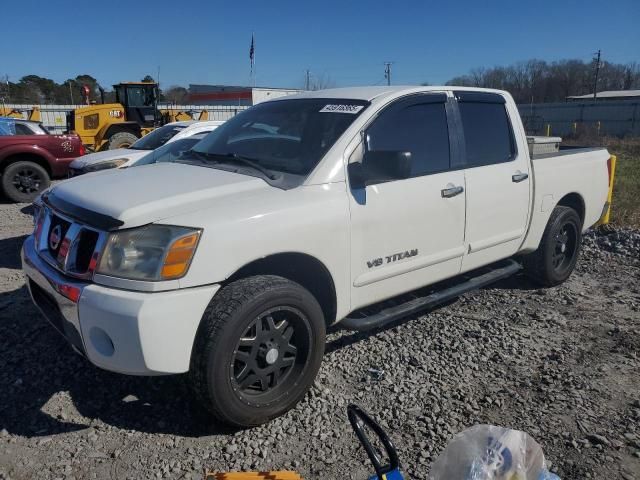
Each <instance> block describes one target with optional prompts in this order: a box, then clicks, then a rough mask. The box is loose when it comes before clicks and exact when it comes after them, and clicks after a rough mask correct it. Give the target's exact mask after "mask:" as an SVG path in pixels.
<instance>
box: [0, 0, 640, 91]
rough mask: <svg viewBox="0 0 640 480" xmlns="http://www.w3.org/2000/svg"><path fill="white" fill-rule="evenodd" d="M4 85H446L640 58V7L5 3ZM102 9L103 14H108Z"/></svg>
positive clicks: (249, 1) (454, 0)
mask: <svg viewBox="0 0 640 480" xmlns="http://www.w3.org/2000/svg"><path fill="white" fill-rule="evenodd" d="M2 3H3V5H2V8H1V11H2V13H3V15H2V26H3V38H4V41H3V43H4V48H3V49H2V54H1V55H0V77H4V75H9V78H10V79H11V80H12V81H16V80H18V79H19V78H20V77H21V76H23V75H27V74H36V75H41V76H44V77H49V78H53V79H54V80H56V81H58V82H61V81H63V80H65V79H66V78H69V77H75V76H76V75H78V74H83V73H88V74H91V75H93V76H95V77H96V78H97V79H98V81H99V82H100V83H101V84H103V85H105V86H107V85H111V84H113V83H116V82H118V81H125V80H139V79H141V78H142V77H143V76H144V75H146V74H150V75H152V76H154V77H155V76H156V72H157V69H158V66H159V67H160V81H161V83H162V84H163V86H164V87H166V86H169V85H173V84H180V85H185V86H186V85H188V84H189V83H210V84H234V85H237V84H243V85H246V84H248V83H249V81H250V80H249V55H248V53H249V44H250V41H251V33H252V31H253V32H255V39H256V73H257V84H259V85H264V86H277V87H301V86H302V85H303V82H304V72H305V70H306V69H307V68H308V69H310V70H311V72H312V74H315V75H318V76H321V75H324V76H325V77H326V76H328V77H330V78H331V79H332V81H333V82H334V83H335V85H337V86H343V85H364V84H368V85H371V84H379V83H382V82H384V77H383V74H384V62H385V61H387V60H389V61H393V62H394V64H393V66H392V80H393V83H395V84H413V83H421V82H425V81H426V82H429V83H431V84H439V83H444V82H446V81H447V80H448V79H450V78H451V77H454V76H457V75H461V74H464V73H467V72H468V71H469V70H470V69H472V68H476V67H483V66H484V67H491V66H495V65H508V64H511V63H514V62H518V61H521V60H527V59H531V58H539V59H543V60H547V61H553V60H558V59H563V58H580V59H583V60H589V59H590V58H591V56H592V53H593V52H595V51H596V50H597V49H601V50H602V52H603V58H604V59H605V60H608V61H611V62H619V63H627V62H632V61H636V62H640V0H609V1H607V2H603V1H601V0H598V1H594V0H584V1H562V0H555V1H547V0H536V1H532V2H524V1H517V0H510V1H501V0H500V1H489V0H485V1H482V0H476V1H467V0H450V1H448V2H445V1H439V2H431V1H422V2H420V1H395V2H392V1H389V0H385V1H380V0H369V1H359V0H358V1H349V0H342V1H334V0H325V1H314V2H309V1H304V0H302V1H297V2H291V1H279V2H278V1H265V0H263V1H253V0H245V1H241V2H240V1H234V2H220V1H205V0H198V1H182V2H176V1H175V0H173V1H166V0H155V1H140V0H138V1H133V0H130V1H123V0H111V1H108V2H98V3H95V2H90V1H85V2H83V1H78V0H75V1H68V0H57V1H47V2H45V1H42V0H20V1H7V2H2ZM98 5H99V7H98Z"/></svg>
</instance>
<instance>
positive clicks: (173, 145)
mask: <svg viewBox="0 0 640 480" xmlns="http://www.w3.org/2000/svg"><path fill="white" fill-rule="evenodd" d="M203 138H204V135H194V136H192V137H187V138H181V139H180V140H176V141H175V142H170V143H167V144H165V145H163V146H162V147H160V148H157V149H155V150H154V151H153V152H149V153H147V154H146V155H145V156H144V157H142V158H141V159H140V160H138V161H137V162H135V164H134V165H132V166H135V167H138V166H140V165H148V164H150V163H159V162H173V161H174V160H177V159H178V158H180V156H181V155H182V154H183V153H184V152H187V151H189V150H191V147H193V146H194V145H195V144H196V143H198V142H199V141H200V140H202V139H203Z"/></svg>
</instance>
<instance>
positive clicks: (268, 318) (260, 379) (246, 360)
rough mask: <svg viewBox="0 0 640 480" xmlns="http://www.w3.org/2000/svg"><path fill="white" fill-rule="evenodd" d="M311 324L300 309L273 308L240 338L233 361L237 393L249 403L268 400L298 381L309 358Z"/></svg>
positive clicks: (231, 372)
mask: <svg viewBox="0 0 640 480" xmlns="http://www.w3.org/2000/svg"><path fill="white" fill-rule="evenodd" d="M310 342H311V325H310V323H309V320H308V319H307V318H306V316H305V315H304V314H303V313H302V312H301V311H300V310H298V309H296V308H293V307H289V306H279V307H275V308H271V309H269V310H267V311H265V312H264V313H262V314H260V315H259V316H258V317H257V318H256V319H255V320H253V322H251V324H250V325H249V326H248V328H247V329H246V330H245V332H244V334H243V335H242V337H240V340H239V341H238V344H237V346H236V348H235V351H234V355H233V361H232V363H231V368H230V374H231V381H232V385H233V388H234V390H235V391H236V393H237V394H238V395H239V396H240V397H242V398H243V400H245V401H246V402H248V403H256V401H258V402H260V403H262V402H265V401H266V402H268V401H269V400H270V397H277V396H278V395H279V394H280V392H282V391H287V390H288V389H289V388H290V387H291V384H292V383H295V382H296V381H297V380H298V377H299V374H300V372H302V371H303V370H304V367H305V366H306V364H307V363H308V361H309V345H310Z"/></svg>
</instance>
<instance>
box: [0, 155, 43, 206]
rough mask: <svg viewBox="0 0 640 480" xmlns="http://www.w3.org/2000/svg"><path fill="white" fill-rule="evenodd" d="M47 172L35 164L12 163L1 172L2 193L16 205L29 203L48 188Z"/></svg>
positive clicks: (25, 162)
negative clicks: (16, 203)
mask: <svg viewBox="0 0 640 480" xmlns="http://www.w3.org/2000/svg"><path fill="white" fill-rule="evenodd" d="M50 183H51V179H50V178H49V174H48V173H47V171H46V170H45V169H44V168H42V167H41V166H40V165H38V164H37V163H35V162H28V161H22V162H14V163H10V164H9V165H7V167H6V168H5V169H4V172H2V191H3V193H4V194H5V196H6V197H7V198H9V199H10V200H12V201H14V202H18V203H30V202H33V200H34V199H35V198H36V197H37V196H38V194H39V193H40V192H42V191H43V190H45V189H46V188H48V187H49V184H50Z"/></svg>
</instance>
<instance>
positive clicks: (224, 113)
mask: <svg viewBox="0 0 640 480" xmlns="http://www.w3.org/2000/svg"><path fill="white" fill-rule="evenodd" d="M83 106H84V105H33V104H19V103H0V117H1V116H3V115H8V114H9V113H11V112H14V114H15V113H16V112H17V113H19V114H20V115H21V117H22V118H23V119H25V120H28V119H29V118H30V117H31V114H32V112H33V111H34V109H37V110H39V112H40V121H41V122H42V123H43V125H44V126H45V127H47V128H48V129H49V131H50V132H51V133H63V132H64V131H65V130H66V128H67V113H68V112H71V111H73V110H74V109H76V108H80V107H83ZM247 108H249V107H247V106H231V105H174V104H158V109H159V110H161V111H163V112H165V111H170V112H171V113H172V114H177V113H179V112H182V113H186V114H188V115H189V116H190V117H191V118H192V119H193V120H198V119H200V117H201V114H202V112H206V116H204V117H205V118H203V119H204V120H228V119H230V118H231V117H233V116H235V115H237V114H238V113H239V112H241V111H243V110H246V109H247Z"/></svg>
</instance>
